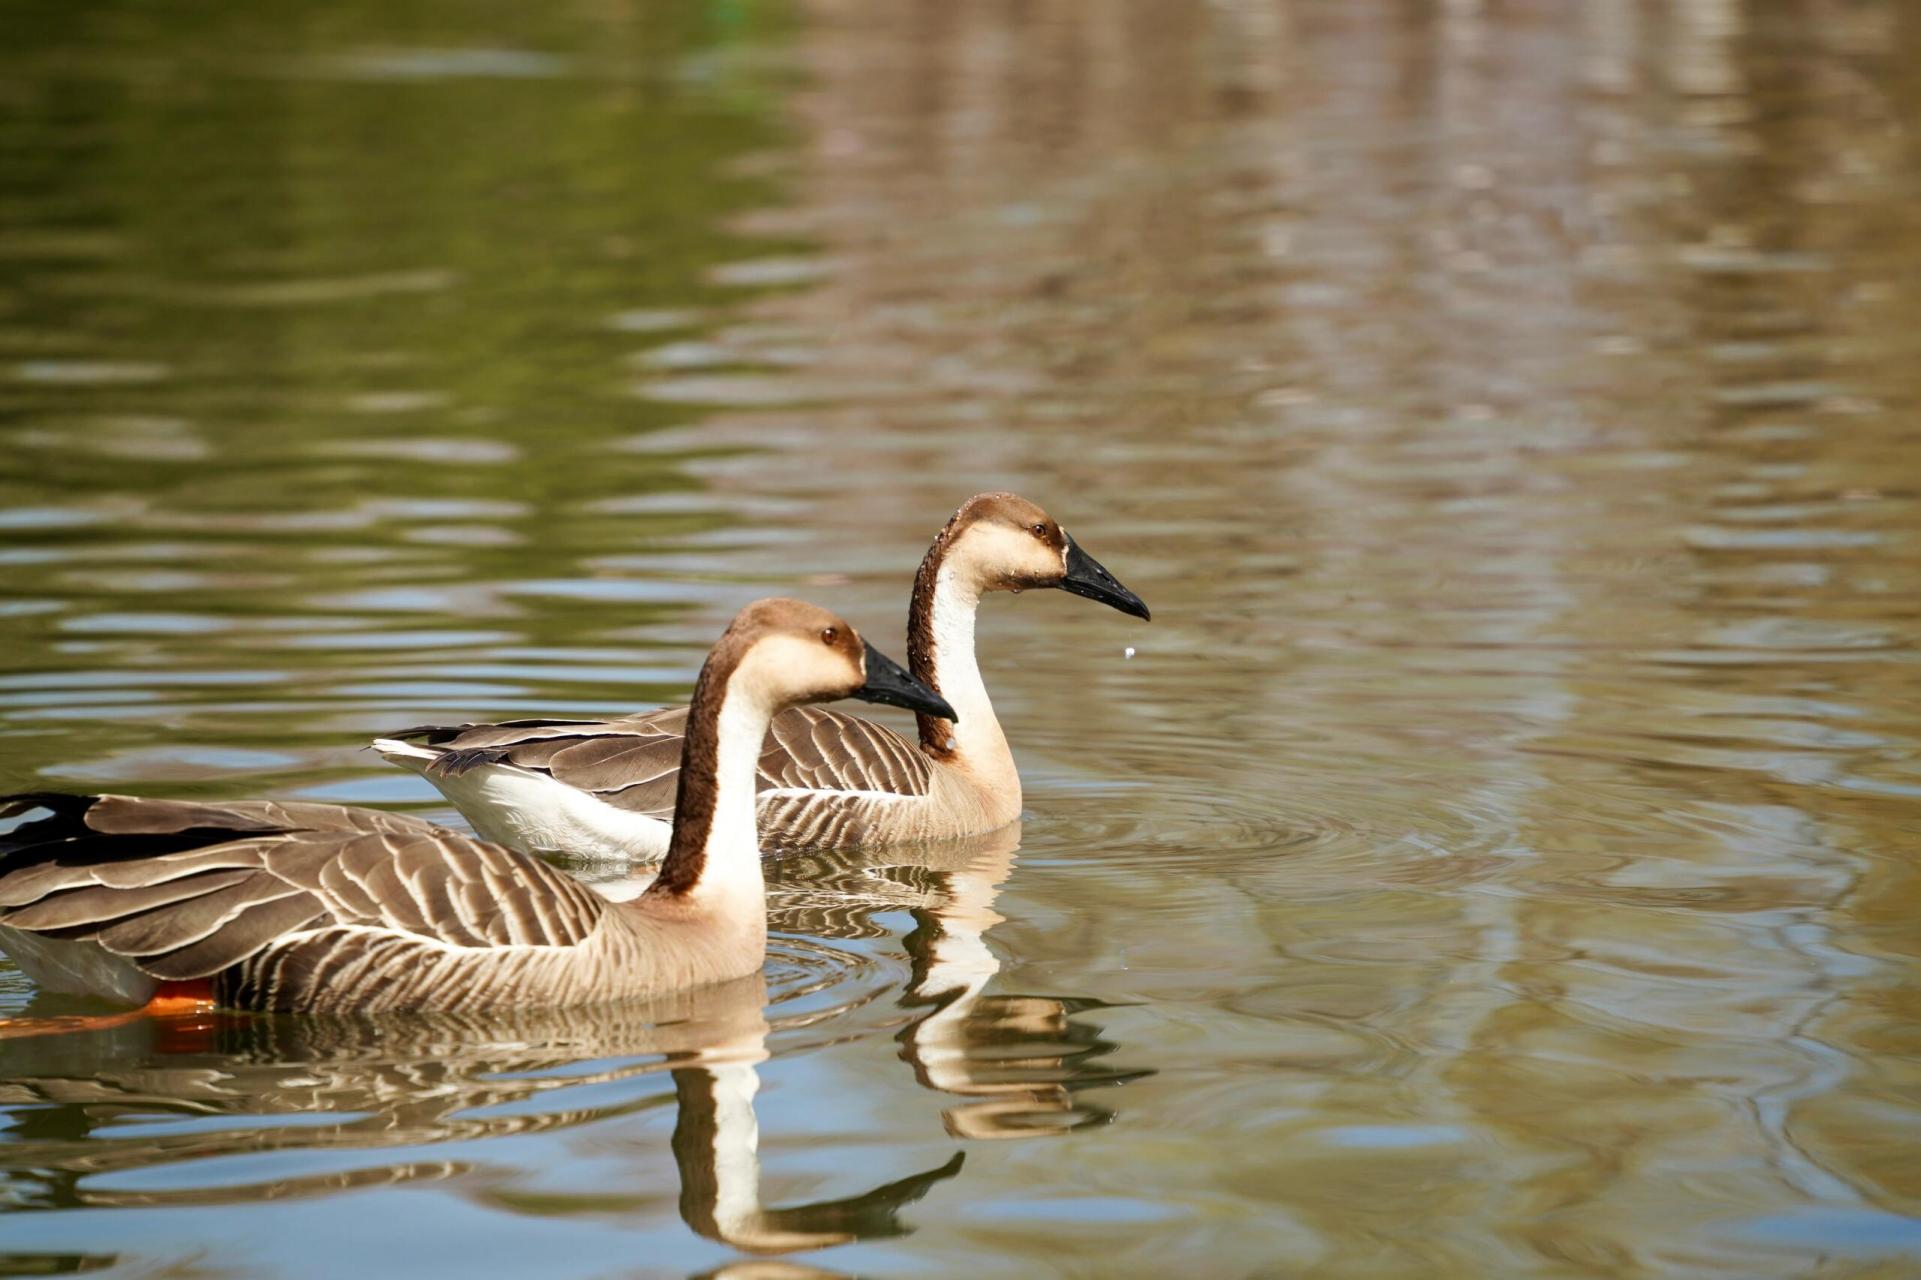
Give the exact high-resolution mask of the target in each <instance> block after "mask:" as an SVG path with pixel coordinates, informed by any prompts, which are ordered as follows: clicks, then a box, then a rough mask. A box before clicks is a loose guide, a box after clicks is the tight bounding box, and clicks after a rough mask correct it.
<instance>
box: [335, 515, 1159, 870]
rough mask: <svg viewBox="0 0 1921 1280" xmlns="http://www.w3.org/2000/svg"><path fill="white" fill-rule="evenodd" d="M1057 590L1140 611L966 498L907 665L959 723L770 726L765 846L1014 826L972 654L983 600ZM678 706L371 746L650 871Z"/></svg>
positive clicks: (509, 840) (432, 730) (506, 817)
mask: <svg viewBox="0 0 1921 1280" xmlns="http://www.w3.org/2000/svg"><path fill="white" fill-rule="evenodd" d="M1029 587H1060V588H1062V589H1065V590H1067V591H1070V592H1073V593H1075V594H1079V595H1085V596H1088V597H1090V598H1092V599H1096V600H1100V601H1102V602H1103V603H1105V604H1108V605H1110V606H1112V607H1114V608H1116V609H1119V610H1121V611H1122V612H1125V613H1131V614H1134V615H1136V616H1138V617H1141V618H1146V617H1147V616H1148V610H1147V606H1146V605H1145V604H1143V603H1142V602H1141V600H1140V598H1139V597H1138V596H1136V595H1134V593H1133V592H1131V591H1129V590H1128V589H1127V588H1126V587H1123V586H1122V585H1121V584H1120V583H1119V582H1118V581H1117V580H1116V579H1115V578H1114V576H1113V575H1112V574H1110V573H1108V572H1107V570H1106V569H1104V568H1102V567H1101V566H1100V565H1099V564H1098V563H1097V562H1096V561H1095V560H1094V559H1093V558H1092V557H1091V556H1089V555H1088V554H1087V553H1086V552H1085V551H1083V550H1082V549H1081V548H1080V546H1079V545H1078V544H1077V543H1075V542H1074V540H1073V539H1072V538H1070V537H1069V536H1068V535H1067V533H1066V531H1065V530H1063V529H1062V528H1061V527H1060V525H1059V524H1057V523H1056V522H1055V521H1054V520H1053V519H1052V518H1051V517H1050V516H1048V514H1047V513H1046V512H1045V511H1043V510H1041V508H1039V507H1038V506H1036V505H1034V504H1033V503H1031V502H1028V501H1027V500H1026V499H1024V498H1020V497H1018V496H1016V495H1014V494H1007V493H988V494H980V495H977V496H976V497H974V498H971V499H969V500H968V501H967V502H966V503H965V504H964V505H963V506H962V507H961V508H960V509H959V510H958V511H956V512H955V513H954V516H953V518H952V519H950V520H949V521H948V522H947V525H946V526H945V527H944V528H943V529H942V530H941V531H940V533H939V535H938V536H937V537H936V538H935V539H934V543H933V546H932V547H930V548H929V550H928V552H927V555H926V557H925V558H924V559H923V560H922V561H921V566H920V570H919V572H918V573H917V574H916V575H915V580H914V594H913V600H912V603H911V606H910V611H909V616H908V659H909V664H910V667H911V669H912V671H913V674H914V676H915V678H916V679H918V680H920V681H922V682H923V683H924V684H926V685H927V686H928V687H929V688H931V689H934V690H936V691H938V692H939V693H940V694H941V695H942V696H943V697H945V698H946V699H947V701H948V702H949V703H950V704H951V705H952V706H953V707H954V709H955V710H956V711H957V712H958V714H959V721H958V723H955V724H949V723H948V722H946V721H944V720H940V719H937V718H934V717H931V716H922V717H921V718H920V723H919V734H918V739H917V740H916V739H909V738H906V737H903V736H902V735H900V734H898V733H895V732H894V731H893V730H891V729H888V728H886V727H884V726H882V725H878V724H875V723H873V722H872V721H869V720H863V719H860V718H858V717H855V716H850V715H844V714H842V713H840V712H837V711H829V710H826V709H824V708H820V707H797V708H794V709H792V710H788V711H784V712H782V713H781V714H779V715H777V716H776V717H775V718H774V720H773V722H772V726H771V732H770V733H769V735H768V738H767V740H766V743H765V745H764V748H763V749H762V751H761V753H760V756H759V759H758V761H757V762H756V786H757V789H758V795H757V799H756V805H757V808H758V811H759V823H760V831H761V845H762V848H763V849H765V850H767V851H768V852H787V851H790V850H795V849H810V848H849V847H858V846H880V845H891V844H900V843H905V842H908V841H918V840H937V839H950V838H955V837H961V836H970V835H978V834H981V833H983V832H987V831H992V830H995V829H997V828H1000V827H1003V826H1006V825H1007V824H1008V823H1010V822H1012V821H1014V820H1015V819H1016V818H1018V817H1019V816H1020V812H1021V780H1020V771H1019V769H1018V768H1017V767H1016V766H1015V763H1014V756H1013V752H1012V751H1011V750H1010V749H1009V747H1008V744H1007V738H1006V735H1005V733H1004V732H1003V731H1002V729H1001V725H1000V721H999V719H998V718H997V717H996V716H995V714H994V705H993V702H992V700H991V699H990V698H989V697H988V694H987V687H986V684H985V682H984V681H983V680H982V678H981V672H980V666H979V663H978V662H977V661H976V658H975V652H974V623H975V616H976V613H977V611H978V609H979V606H980V602H981V600H982V598H983V597H984V596H985V595H986V594H987V593H989V592H992V591H1005V590H1020V589H1023V588H1029ZM686 715H687V713H686V710H685V709H684V708H672V709H669V710H663V711H655V712H650V713H645V714H641V715H635V716H629V717H625V718H621V719H615V720H513V721H505V722H502V723H498V724H464V725H458V726H438V725H427V726H422V727H419V728H415V729H406V730H402V731H400V732H397V733H394V734H390V735H388V736H387V737H384V738H380V739H376V740H375V742H374V743H373V746H374V749H375V750H377V751H379V752H380V753H381V754H382V755H383V756H385V757H386V758H387V759H388V760H390V761H392V762H393V763H395V764H398V765H400V766H402V767H403V768H407V769H411V770H413V771H414V772H416V773H419V774H420V775H421V776H423V777H425V778H426V779H427V780H428V781H429V782H431V783H433V784H434V786H435V787H437V788H439V790H440V791H441V793H442V794H443V795H445V796H446V797H447V798H448V800H450V801H451V802H452V803H453V805H454V807H455V808H457V809H458V810H460V812H461V815H462V816H463V817H465V818H466V819H467V821H468V822H470V823H471V824H472V825H473V828H474V830H475V831H477V832H479V833H480V834H481V835H483V836H485V837H486V838H488V839H491V840H495V841H498V842H500V843H502V844H505V845H508V846H510V847H512V848H515V849H520V850H523V851H526V852H531V853H571V854H573V855H576V856H585V857H593V858H601V859H611V860H629V859H639V860H644V861H652V860H655V859H658V858H660V857H662V856H663V855H664V854H665V851H666V848H667V838H668V832H669V830H670V829H671V823H672V818H673V812H674V809H673V806H674V796H675V793H676V789H675V770H676V769H677V768H678V760H679V754H680V753H679V738H680V735H681V734H682V733H683V732H684V731H685V725H686Z"/></svg>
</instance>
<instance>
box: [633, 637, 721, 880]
mask: <svg viewBox="0 0 1921 1280" xmlns="http://www.w3.org/2000/svg"><path fill="white" fill-rule="evenodd" d="M744 649H745V646H744V645H742V644H741V643H740V642H739V640H738V639H737V638H736V637H734V636H732V635H724V636H722V637H721V638H720V643H719V644H717V645H715V646H714V650H713V652H712V653H709V654H708V655H707V661H706V662H705V663H703V664H702V665H701V668H700V678H699V679H698V680H696V681H695V682H694V698H693V701H692V702H691V703H690V704H689V705H688V708H687V736H686V738H685V739H683V740H682V743H681V749H680V779H679V781H678V783H677V784H676V786H675V790H674V834H673V837H672V839H671V840H669V841H668V844H667V858H666V860H665V861H663V862H662V863H661V864H660V875H659V876H657V877H656V878H655V880H654V883H653V885H652V886H651V887H650V890H649V891H650V892H655V893H671V894H677V895H678V894H684V893H687V892H689V891H690V890H691V889H693V887H694V886H695V885H696V884H699V883H700V876H701V872H703V871H705V870H706V869H707V837H708V836H709V835H711V834H712V833H713V830H714V805H715V803H716V801H717V800H718V799H719V796H720V779H719V778H718V777H716V776H715V770H716V769H717V768H718V767H719V765H720V712H721V707H722V706H723V705H724V704H725V703H726V701H727V681H728V680H729V679H730V678H732V676H733V674H734V670H735V668H737V667H738V666H739V665H740V659H741V655H742V653H743V651H744Z"/></svg>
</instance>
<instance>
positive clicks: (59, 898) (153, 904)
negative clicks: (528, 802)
mask: <svg viewBox="0 0 1921 1280" xmlns="http://www.w3.org/2000/svg"><path fill="white" fill-rule="evenodd" d="M79 799H81V800H89V801H91V803H89V804H87V805H86V806H85V807H81V806H80V805H78V804H77V803H76V804H69V803H68V801H67V799H66V798H61V799H60V803H61V806H62V807H61V808H58V809H56V811H55V814H54V816H53V817H52V818H48V819H42V820H39V821H35V822H28V823H26V824H23V825H22V826H20V827H18V828H16V829H15V830H14V831H12V832H10V833H8V834H6V835H4V836H0V925H7V926H9V927H12V928H16V929H24V930H30V931H33V932H36V933H42V934H46V935H49V936H53V937H57V938H60V939H63V940H75V941H85V940H91V941H94V942H97V943H99V944H100V945H101V946H103V947H105V948H106V949H107V950H109V951H111V952H113V953H115V954H117V955H121V956H125V957H127V958H128V959H130V960H132V961H133V962H134V963H135V964H136V965H137V966H138V967H139V968H141V969H142V970H144V971H145V972H147V973H149V974H151V975H152V976H154V977H158V978H162V979H168V980H171V979H184V978H196V977H205V976H208V975H210V974H215V973H220V972H222V971H224V970H229V969H233V968H234V967H235V966H238V965H242V964H243V963H244V962H246V961H248V960H250V959H252V958H255V957H260V956H262V955H263V953H269V952H272V951H273V950H274V948H275V947H276V944H279V943H282V942H285V941H287V940H288V939H289V936H290V935H293V934H295V933H298V932H300V931H303V930H316V929H323V930H324V929H326V928H328V927H330V926H335V927H339V929H340V932H341V935H342V937H346V936H348V935H352V936H354V937H356V938H358V939H359V940H360V941H358V942H356V943H354V944H353V945H351V946H349V945H345V944H343V945H342V947H341V948H337V949H340V950H343V951H350V952H352V953H353V954H354V955H356V956H360V957H362V958H364V955H365V952H366V948H367V947H368V946H369V945H371V944H372V943H374V942H377V941H379V940H381V939H383V938H384V939H385V940H386V941H387V942H391V943H394V944H399V945H401V946H402V947H403V949H404V947H405V946H406V945H419V942H420V941H421V940H430V941H432V942H434V943H439V944H442V945H446V946H452V947H460V948H481V949H493V948H498V947H501V946H506V945H515V946H520V947H568V946H575V945H578V944H580V943H581V942H583V941H585V940H586V939H587V938H588V937H589V935H591V934H592V933H593V931H594V930H595V928H596V927H597V926H598V924H599V922H600V920H601V919H602V917H603V915H604V914H605V913H606V911H607V910H608V907H607V904H606V901H605V900H604V899H602V898H600V897H599V896H598V895H597V894H595V893H593V891H591V890H590V889H587V888H586V887H584V886H582V885H580V884H579V883H577V882H575V881H574V880H572V879H571V878H569V877H567V876H566V875H564V874H562V873H561V872H559V871H556V870H554V869H553V868H552V867H549V866H548V865H547V864H545V863H543V862H541V861H539V860H538V859H535V858H530V857H526V856H524V855H521V854H517V853H514V852H513V851H512V850H509V849H505V848H502V847H501V846H499V845H492V844H488V843H486V842H484V841H480V840H476V839H473V838H471V837H468V836H464V835H461V834H459V833H457V832H453V831H448V830H446V829H444V828H440V827H436V826H433V825H432V824H430V823H426V822H422V821H420V820H419V819H415V818H407V817H404V816H402V815H392V814H381V813H379V811H376V810H358V809H346V808H341V807H338V806H334V805H306V804H301V805H277V804H270V803H251V804H242V805H233V806H223V805H218V804H211V803H185V804H183V803H180V802H175V801H163V800H136V799H132V798H129V797H103V798H90V797H82V798H79ZM15 808H16V811H17V808H18V806H15ZM96 814H101V815H102V816H101V817H100V822H101V824H102V826H104V827H109V828H111V830H110V831H106V830H101V829H99V828H97V827H95V826H94V820H95V815H96ZM276 823H279V824H282V825H279V826H276V825H274V824H276ZM183 840H193V841H198V844H197V845H196V846H194V847H185V848H183V847H181V846H180V842H181V841H183ZM410 939H411V940H413V941H412V942H411V943H410V942H409V940H410ZM326 953H327V948H325V947H319V948H315V947H305V948H303V949H302V954H301V956H300V957H297V958H288V959H282V958H278V957H274V956H268V957H267V962H266V963H265V964H264V966H263V968H262V970H261V972H260V973H258V974H255V975H253V977H252V979H250V980H251V981H253V982H254V984H255V986H256V987H259V986H263V985H269V984H277V983H279V982H280V981H281V980H282V979H283V978H288V977H289V975H288V974H282V973H281V970H282V969H289V970H293V969H299V970H301V971H302V972H303V973H304V974H305V975H306V976H308V977H311V975H312V973H313V972H315V971H316V970H317V969H318V968H320V967H325V966H329V965H333V964H337V963H342V962H344V961H345V959H346V957H345V956H344V955H343V956H341V957H337V958H333V959H329V958H328V956H327V954H326ZM305 989H311V988H305Z"/></svg>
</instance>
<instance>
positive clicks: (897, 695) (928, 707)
mask: <svg viewBox="0 0 1921 1280" xmlns="http://www.w3.org/2000/svg"><path fill="white" fill-rule="evenodd" d="M852 696H853V697H856V698H859V699H860V700H861V701H862V702H884V703H886V704H887V705H888V706H890V707H906V708H907V709H908V710H909V711H918V712H919V713H920V714H922V715H924V716H939V717H940V718H941V719H943V720H952V721H953V722H954V723H955V724H959V723H960V717H959V716H957V715H955V714H954V708H952V707H950V706H948V705H947V699H945V698H943V697H941V696H940V695H939V694H938V693H935V692H934V691H933V690H932V689H929V688H928V687H927V686H926V685H924V684H922V683H921V682H920V681H918V680H916V679H914V677H912V676H910V675H908V674H907V672H906V670H905V669H904V668H903V667H902V666H901V665H900V663H898V662H895V661H894V660H893V659H892V658H890V657H888V656H887V655H886V654H884V653H882V652H881V651H880V650H879V649H876V648H875V647H874V646H873V645H871V644H870V645H868V646H867V683H866V684H864V685H862V686H861V687H860V688H858V689H856V690H854V692H853V694H852Z"/></svg>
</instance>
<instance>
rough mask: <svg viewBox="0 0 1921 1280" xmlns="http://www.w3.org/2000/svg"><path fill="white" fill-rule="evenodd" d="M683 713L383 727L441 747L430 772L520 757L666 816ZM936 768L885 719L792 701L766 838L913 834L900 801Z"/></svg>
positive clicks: (777, 722)
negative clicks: (903, 823)
mask: <svg viewBox="0 0 1921 1280" xmlns="http://www.w3.org/2000/svg"><path fill="white" fill-rule="evenodd" d="M686 722H687V709H686V708H685V707H675V708H672V709H670V710H666V711H657V712H653V713H651V714H648V715H644V716H632V717H628V718H626V719H621V720H605V721H551V720H543V721H522V722H517V723H510V724H509V723H503V724H497V725H488V724H470V725H460V726H449V727H435V726H422V727H420V728H416V729H408V730H403V731H402V732H400V733H395V734H388V735H386V736H388V737H391V738H396V739H399V740H402V741H406V740H413V741H418V742H420V743H422V744H423V745H426V746H428V747H432V748H437V749H438V750H439V751H440V752H441V754H440V756H439V757H438V758H437V759H436V760H435V761H434V762H433V763H432V764H430V765H429V766H428V767H427V769H426V776H427V778H428V780H429V781H432V780H433V778H434V776H435V775H436V774H450V775H455V776H458V775H459V774H462V773H465V772H467V771H469V770H472V769H475V768H479V767H481V766H483V765H489V764H505V765H511V766H513V767H515V768H518V769H524V770H527V771H529V772H532V773H539V774H543V775H545V776H546V777H549V778H552V779H553V780H554V781H556V782H559V783H562V784H564V785H566V786H569V787H572V788H574V789H575V790H578V791H583V792H585V793H587V794H589V795H591V796H594V797H595V798H597V799H599V800H601V801H604V802H605V803H607V804H609V805H612V806H614V807H615V808H618V809H625V810H628V811H630V812H633V813H639V814H643V815H645V816H647V817H650V818H655V819H658V820H659V821H661V822H668V821H671V820H672V817H673V812H674V795H675V788H676V786H677V783H678V780H679V775H680V753H681V746H682V742H683V740H684V738H685V733H686ZM934 769H935V765H934V762H933V761H931V760H929V759H928V758H927V756H926V755H925V754H923V753H922V751H921V750H920V748H919V747H917V746H916V745H915V744H914V743H913V742H912V741H911V740H909V739H907V738H904V737H902V736H901V735H900V734H898V733H895V732H894V731H893V730H891V729H889V728H887V727H886V726H884V725H878V724H875V723H873V722H872V721H870V720H863V719H861V718H859V717H857V716H850V715H845V714H843V713H841V712H838V711H829V710H826V709H824V708H821V707H811V706H809V707H794V708H790V709H789V710H786V711H783V712H781V713H780V714H779V715H777V716H775V717H774V722H773V726H772V728H771V729H770V730H769V732H768V735H767V742H766V747H765V749H764V750H763V751H762V753H761V757H760V763H759V771H758V785H759V788H760V792H761V799H760V804H759V812H758V821H759V826H760V839H761V847H762V848H763V849H764V850H766V851H767V852H769V853H783V852H787V851H790V850H794V849H805V848H822V847H835V848H848V847H855V846H859V845H863V844H870V843H879V842H886V841H889V840H898V839H911V838H913V836H914V834H915V833H914V832H913V831H911V830H896V827H897V826H898V825H899V823H900V821H901V819H902V818H903V816H905V815H904V814H903V813H902V812H901V811H900V810H898V808H897V803H898V800H899V799H903V798H904V799H912V798H917V797H925V796H927V795H928V794H929V793H930V792H931V791H932V790H933V785H934ZM543 852H545V851H543ZM552 852H566V850H553V851H552Z"/></svg>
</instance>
